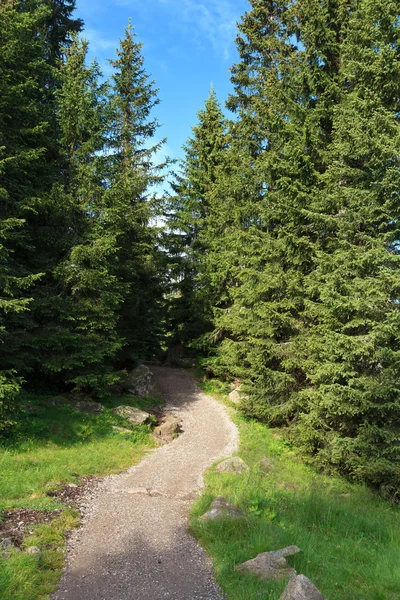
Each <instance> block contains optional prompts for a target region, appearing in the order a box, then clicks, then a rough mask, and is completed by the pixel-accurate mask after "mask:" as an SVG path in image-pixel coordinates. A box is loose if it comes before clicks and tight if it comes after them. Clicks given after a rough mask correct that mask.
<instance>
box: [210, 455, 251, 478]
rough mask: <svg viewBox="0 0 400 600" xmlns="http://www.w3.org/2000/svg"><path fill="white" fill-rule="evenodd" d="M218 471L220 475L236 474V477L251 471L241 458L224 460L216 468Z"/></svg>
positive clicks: (234, 457)
mask: <svg viewBox="0 0 400 600" xmlns="http://www.w3.org/2000/svg"><path fill="white" fill-rule="evenodd" d="M216 470H217V471H219V472H220V473H235V474H236V475H241V474H242V473H247V472H248V471H250V469H249V466H248V465H246V463H245V462H244V460H242V459H241V458H240V457H239V456H233V457H232V458H227V459H226V460H223V461H222V462H220V463H219V464H218V465H217V466H216Z"/></svg>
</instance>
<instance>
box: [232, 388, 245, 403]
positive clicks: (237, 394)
mask: <svg viewBox="0 0 400 600" xmlns="http://www.w3.org/2000/svg"><path fill="white" fill-rule="evenodd" d="M246 399H248V396H245V395H244V394H243V392H242V384H240V385H239V386H238V387H235V389H233V390H232V391H231V393H230V394H229V400H230V401H231V402H233V403H234V404H240V403H241V401H242V400H246Z"/></svg>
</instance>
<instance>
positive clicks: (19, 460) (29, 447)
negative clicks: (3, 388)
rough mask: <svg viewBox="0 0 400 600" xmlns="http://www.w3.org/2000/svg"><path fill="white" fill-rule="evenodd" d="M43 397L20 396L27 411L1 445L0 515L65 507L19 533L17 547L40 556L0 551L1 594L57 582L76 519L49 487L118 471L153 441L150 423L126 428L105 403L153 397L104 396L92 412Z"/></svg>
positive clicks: (17, 596)
mask: <svg viewBox="0 0 400 600" xmlns="http://www.w3.org/2000/svg"><path fill="white" fill-rule="evenodd" d="M47 400H48V399H47V398H46V397H45V396H40V395H28V394H26V395H24V396H23V401H24V403H25V404H26V405H30V406H31V407H33V409H31V410H30V411H27V412H26V413H25V414H24V416H23V417H22V418H21V419H20V421H19V424H18V427H17V429H15V430H14V433H13V435H12V437H10V438H9V439H7V440H3V442H2V444H1V445H0V473H1V475H0V517H1V515H3V518H4V513H5V511H7V510H12V509H15V508H28V509H35V510H56V509H60V508H63V509H64V510H63V511H62V512H61V514H60V515H59V516H57V517H56V518H55V519H54V520H53V521H52V522H51V523H50V524H45V525H39V526H36V527H34V529H33V531H32V532H31V533H30V534H29V535H28V536H26V538H25V540H24V546H32V545H35V546H38V547H39V548H40V550H41V553H40V554H39V555H29V554H27V553H26V552H12V553H11V557H9V558H2V556H1V554H0V600H44V599H45V598H47V597H48V594H50V593H51V592H53V591H54V589H55V588H56V586H57V583H58V581H59V578H60V574H61V570H62V568H63V566H64V548H65V538H66V535H67V533H68V531H69V530H71V529H72V528H73V527H75V526H76V525H77V524H78V523H79V517H78V515H77V514H76V513H75V512H74V511H73V510H71V509H65V507H63V506H62V505H61V504H60V503H59V502H58V501H57V500H56V499H55V498H53V497H51V496H49V495H48V492H51V491H52V490H55V489H58V488H59V487H60V486H62V485H66V484H68V483H77V484H79V482H80V478H81V477H84V476H91V475H98V476H99V475H107V474H110V473H117V472H119V471H122V470H124V469H126V468H128V467H130V466H131V465H133V464H135V463H137V462H138V461H139V460H140V459H141V458H142V457H143V455H144V454H145V452H146V451H147V450H148V449H149V448H151V447H152V446H153V445H154V442H153V441H152V437H151V436H150V432H151V428H150V427H149V426H147V425H142V426H136V427H130V426H129V424H128V423H127V422H126V421H125V420H124V419H123V418H120V417H118V416H116V415H114V414H113V413H112V412H111V410H110V409H111V408H113V407H115V406H118V405H122V404H123V405H131V406H136V407H137V408H141V409H149V408H150V407H151V406H154V405H157V404H159V403H160V400H158V399H146V400H138V399H136V398H134V397H133V396H131V395H129V396H126V397H123V398H115V397H110V398H109V399H108V400H105V401H104V402H103V404H104V405H105V407H106V408H105V410H104V412H103V413H101V414H99V415H92V414H86V413H79V412H77V411H75V410H74V409H73V407H72V406H70V405H68V404H65V405H62V406H59V407H55V406H52V404H51V403H49V402H48V401H47ZM113 426H123V427H127V428H131V432H130V433H123V432H122V433H121V432H119V431H116V430H114V429H113Z"/></svg>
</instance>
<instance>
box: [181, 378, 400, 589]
mask: <svg viewBox="0 0 400 600" xmlns="http://www.w3.org/2000/svg"><path fill="white" fill-rule="evenodd" d="M203 387H204V386H203ZM205 389H206V391H207V392H208V393H211V392H214V394H215V393H217V394H221V393H224V392H226V387H225V386H224V385H223V384H220V383H218V385H217V386H215V385H214V383H213V382H207V383H206V384H205ZM234 418H235V421H236V423H237V425H238V428H239V432H240V439H241V444H240V450H239V453H238V454H239V456H240V457H241V458H242V459H243V460H244V461H245V462H246V463H247V464H248V465H249V467H250V472H249V473H248V474H244V475H234V474H230V473H219V472H217V471H215V470H214V469H211V470H210V471H209V473H208V474H207V476H206V489H205V492H204V494H203V496H202V498H201V499H200V500H199V501H198V502H197V503H196V504H195V506H194V508H193V511H192V519H191V528H192V531H193V533H194V534H195V536H196V537H197V538H198V540H199V541H200V542H201V544H202V545H203V546H204V547H205V549H206V550H207V552H208V553H209V554H210V555H211V556H212V557H213V559H214V565H215V569H216V576H217V580H218V582H219V584H220V585H221V587H222V589H223V590H224V591H225V592H226V594H227V596H228V598H229V600H251V599H253V598H254V599H256V598H257V599H262V598H265V599H268V600H278V599H279V597H280V595H281V594H282V592H283V589H284V588H285V585H286V582H266V581H263V580H261V579H259V578H258V577H257V576H253V575H251V574H242V573H239V572H237V571H235V566H236V565H239V564H240V563H242V562H244V561H246V560H249V559H251V558H254V557H255V556H256V555H257V554H259V553H261V552H266V551H270V550H277V549H279V548H282V547H285V546H288V545H291V544H294V545H297V546H299V547H300V548H301V549H302V553H301V554H300V555H297V556H295V557H292V558H290V559H289V562H290V563H291V564H292V565H293V566H294V567H295V568H296V570H297V571H298V572H299V573H303V574H304V575H306V576H307V577H309V578H310V579H311V580H312V581H314V583H315V584H316V586H317V587H318V588H319V589H320V591H321V593H322V594H323V595H324V596H325V597H327V598H328V600H397V599H398V598H399V597H400V563H399V561H398V556H399V553H400V519H399V517H400V510H399V507H396V506H394V505H392V504H389V503H388V502H386V501H384V500H382V499H381V498H380V497H379V496H377V495H376V494H375V493H374V492H373V491H370V490H368V489H367V488H365V487H363V486H360V485H354V484H352V483H349V482H348V481H346V480H345V479H342V478H340V477H332V476H326V475H324V474H321V473H318V472H316V471H315V470H314V469H312V468H311V467H308V466H306V465H305V464H304V463H302V461H301V460H300V459H299V458H298V457H297V456H296V454H294V453H293V452H292V450H291V448H290V446H289V445H288V444H287V443H285V442H283V441H282V440H280V439H279V432H278V431H277V430H271V429H269V428H268V427H266V426H265V425H263V424H260V423H258V422H256V421H252V420H246V419H244V418H243V417H241V416H240V415H238V414H237V413H235V417H234ZM263 457H267V458H269V459H270V460H271V461H272V463H273V464H274V468H273V469H272V470H271V471H270V472H269V473H268V474H265V472H263V469H262V467H261V466H260V461H261V460H262V458H263ZM220 495H222V496H225V497H226V498H228V499H229V500H230V501H232V502H234V503H235V504H236V505H237V506H239V507H240V508H241V509H242V510H243V511H244V513H245V515H246V519H245V520H243V521H239V522H234V523H232V522H229V521H219V522H218V521H214V522H213V521H211V522H204V521H200V520H199V519H198V517H199V516H200V515H202V514H203V513H205V512H206V511H207V510H208V508H209V506H210V504H211V502H212V500H213V499H214V498H215V497H217V496H220Z"/></svg>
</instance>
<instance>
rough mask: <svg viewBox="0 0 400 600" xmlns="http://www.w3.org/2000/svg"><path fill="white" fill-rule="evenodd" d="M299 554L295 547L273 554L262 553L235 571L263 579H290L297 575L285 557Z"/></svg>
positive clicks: (298, 549)
mask: <svg viewBox="0 0 400 600" xmlns="http://www.w3.org/2000/svg"><path fill="white" fill-rule="evenodd" d="M298 552H301V550H300V548H298V547H297V546H288V547H287V548H282V549H281V550H276V551H273V552H262V553H261V554H259V555H258V556H256V557H255V558H252V559H251V560H248V561H246V562H244V563H242V564H241V565H239V566H237V567H236V570H237V571H242V572H243V571H248V572H250V573H254V574H255V575H258V576H259V577H262V578H263V579H290V578H291V577H295V576H296V575H297V571H296V570H295V569H293V568H292V567H291V566H290V565H289V564H288V563H287V561H286V556H293V555H294V554H297V553H298Z"/></svg>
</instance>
